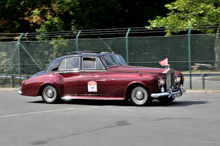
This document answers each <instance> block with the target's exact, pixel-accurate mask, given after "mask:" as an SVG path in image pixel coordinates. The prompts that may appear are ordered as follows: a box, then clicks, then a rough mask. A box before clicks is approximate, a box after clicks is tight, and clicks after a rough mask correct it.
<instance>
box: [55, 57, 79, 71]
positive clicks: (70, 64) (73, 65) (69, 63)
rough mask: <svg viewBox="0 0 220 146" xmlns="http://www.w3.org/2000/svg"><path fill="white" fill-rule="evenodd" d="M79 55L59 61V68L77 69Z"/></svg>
mask: <svg viewBox="0 0 220 146" xmlns="http://www.w3.org/2000/svg"><path fill="white" fill-rule="evenodd" d="M79 67H80V57H72V58H66V59H63V60H62V61H61V63H60V66H59V68H58V69H59V70H79Z"/></svg>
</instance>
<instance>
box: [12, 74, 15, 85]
mask: <svg viewBox="0 0 220 146" xmlns="http://www.w3.org/2000/svg"><path fill="white" fill-rule="evenodd" d="M11 87H12V88H14V87H15V84H14V76H13V75H11Z"/></svg>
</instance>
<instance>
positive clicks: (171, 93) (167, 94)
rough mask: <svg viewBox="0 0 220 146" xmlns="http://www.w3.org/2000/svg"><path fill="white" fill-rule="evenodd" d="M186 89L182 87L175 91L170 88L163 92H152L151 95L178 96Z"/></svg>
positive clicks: (157, 96)
mask: <svg viewBox="0 0 220 146" xmlns="http://www.w3.org/2000/svg"><path fill="white" fill-rule="evenodd" d="M185 92H186V90H185V89H184V88H180V89H179V90H178V91H175V92H173V91H172V90H169V91H168V92H163V93H152V94H151V97H152V98H160V97H169V98H170V97H172V98H177V97H180V96H182V95H183V93H185Z"/></svg>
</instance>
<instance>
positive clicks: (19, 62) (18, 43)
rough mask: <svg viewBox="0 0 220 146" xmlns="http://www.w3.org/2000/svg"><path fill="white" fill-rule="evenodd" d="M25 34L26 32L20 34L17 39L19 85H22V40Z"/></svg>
mask: <svg viewBox="0 0 220 146" xmlns="http://www.w3.org/2000/svg"><path fill="white" fill-rule="evenodd" d="M23 35H24V33H22V34H21V35H20V37H19V38H18V41H17V45H18V68H19V85H21V56H20V40H21V38H22V36H23Z"/></svg>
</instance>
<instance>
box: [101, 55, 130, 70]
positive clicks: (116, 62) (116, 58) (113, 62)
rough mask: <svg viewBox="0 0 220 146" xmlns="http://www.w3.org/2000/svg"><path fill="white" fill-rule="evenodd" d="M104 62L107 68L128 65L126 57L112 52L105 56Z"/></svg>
mask: <svg viewBox="0 0 220 146" xmlns="http://www.w3.org/2000/svg"><path fill="white" fill-rule="evenodd" d="M101 59H102V62H103V63H104V65H105V66H106V67H107V68H110V67H113V66H126V65H127V64H126V63H125V61H124V59H123V58H122V57H121V55H118V54H112V55H107V56H103V57H102V58H101Z"/></svg>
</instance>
